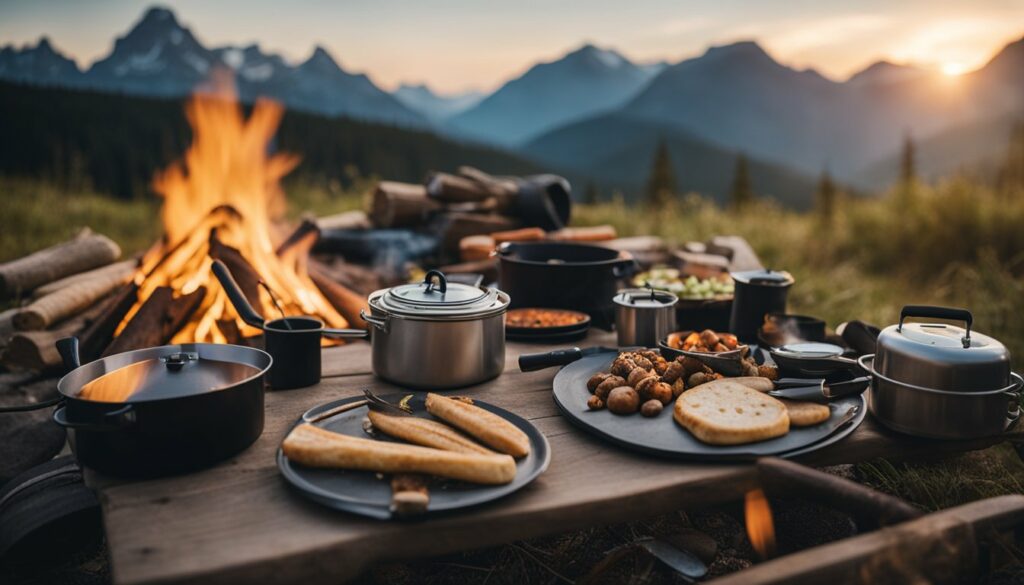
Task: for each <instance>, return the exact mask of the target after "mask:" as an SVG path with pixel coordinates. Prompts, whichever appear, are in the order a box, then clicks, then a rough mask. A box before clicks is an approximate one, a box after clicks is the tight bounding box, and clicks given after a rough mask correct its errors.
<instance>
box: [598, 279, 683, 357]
mask: <svg viewBox="0 0 1024 585" xmlns="http://www.w3.org/2000/svg"><path fill="white" fill-rule="evenodd" d="M612 301H613V302H614V303H615V333H616V335H617V337H618V342H619V345H620V346H626V345H641V346H644V347H654V345H655V344H657V343H658V340H659V339H661V338H662V337H664V336H666V335H668V334H669V332H670V331H672V330H673V329H675V324H676V311H675V304H676V302H678V301H679V298H678V297H676V295H674V294H672V293H670V292H667V291H660V290H655V289H653V288H650V287H648V288H629V289H625V290H621V291H619V293H618V294H617V295H615V297H614V298H613V299H612Z"/></svg>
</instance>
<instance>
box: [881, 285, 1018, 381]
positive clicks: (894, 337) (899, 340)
mask: <svg viewBox="0 0 1024 585" xmlns="http://www.w3.org/2000/svg"><path fill="white" fill-rule="evenodd" d="M907 317H930V318H936V319H955V320H960V321H964V322H965V323H966V325H967V326H966V327H959V326H956V325H950V324H946V323H904V320H905V319H906V318H907ZM972 324H973V317H972V316H971V313H970V312H969V311H966V310H964V309H952V308H946V307H926V306H912V305H911V306H906V307H904V308H903V311H902V312H901V314H900V322H899V324H897V325H890V326H889V327H886V328H885V329H883V330H882V332H881V333H880V334H879V336H878V341H877V342H876V346H875V354H876V355H875V360H874V368H875V371H876V372H878V373H879V374H880V375H882V376H885V377H886V378H889V379H891V380H895V381H897V382H902V383H904V384H909V385H913V386H920V387H922V388H930V389H933V390H947V391H953V392H982V391H988V390H996V389H999V388H1005V387H1007V386H1008V385H1009V384H1010V352H1009V351H1008V350H1007V349H1006V346H1004V345H1003V344H1002V343H1000V342H999V341H998V340H996V339H993V338H992V337H989V336H987V335H984V334H981V333H978V332H977V331H971V325H972Z"/></svg>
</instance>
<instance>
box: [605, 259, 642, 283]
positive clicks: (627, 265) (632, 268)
mask: <svg viewBox="0 0 1024 585" xmlns="http://www.w3.org/2000/svg"><path fill="white" fill-rule="evenodd" d="M637 272H640V263H639V262H637V261H636V258H623V259H622V260H619V261H618V262H617V263H616V264H615V265H614V266H613V267H612V276H614V277H615V278H617V279H619V280H622V279H624V278H629V277H631V276H633V275H634V274H636V273H637Z"/></svg>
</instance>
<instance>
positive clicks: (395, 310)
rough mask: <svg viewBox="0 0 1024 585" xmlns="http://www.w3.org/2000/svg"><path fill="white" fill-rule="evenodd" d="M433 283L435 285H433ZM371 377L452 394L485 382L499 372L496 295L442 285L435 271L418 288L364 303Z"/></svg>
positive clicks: (501, 349) (500, 327)
mask: <svg viewBox="0 0 1024 585" xmlns="http://www.w3.org/2000/svg"><path fill="white" fill-rule="evenodd" d="M435 280H436V283H435ZM369 305H370V314H366V313H365V312H363V313H361V315H362V317H363V319H364V320H365V321H366V322H367V323H369V324H370V325H371V326H372V327H373V334H372V335H371V336H370V340H371V343H372V345H373V371H374V373H375V374H377V375H378V376H380V377H381V378H384V379H385V380H388V381H390V382H393V383H395V384H399V385H402V386H407V387H410V388H417V389H428V388H457V387H461V386H470V385H473V384H479V383H480V382H483V381H486V380H490V379H491V378H495V377H497V376H498V375H499V374H501V372H502V370H504V368H505V311H506V310H507V309H508V305H509V296H508V295H507V294H505V293H504V292H501V291H499V290H497V289H491V288H484V287H475V286H469V285H465V284H457V283H450V284H449V283H448V282H447V280H446V279H445V277H444V274H442V273H441V272H438V271H436V270H431V271H430V272H428V273H427V276H426V278H425V279H424V281H423V282H422V283H419V284H406V285H401V286H396V287H393V288H390V289H382V290H378V291H376V292H374V293H372V294H371V295H370V297H369Z"/></svg>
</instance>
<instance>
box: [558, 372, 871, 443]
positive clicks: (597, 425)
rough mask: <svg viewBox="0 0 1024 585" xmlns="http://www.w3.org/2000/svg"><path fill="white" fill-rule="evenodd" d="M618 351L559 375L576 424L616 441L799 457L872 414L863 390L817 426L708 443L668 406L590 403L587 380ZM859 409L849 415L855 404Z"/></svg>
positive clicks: (561, 404) (561, 403)
mask: <svg viewBox="0 0 1024 585" xmlns="http://www.w3.org/2000/svg"><path fill="white" fill-rule="evenodd" d="M616 355H617V352H609V353H604V354H597V355H592V356H589V357H585V358H583V359H581V360H579V361H576V362H573V363H571V364H569V365H567V366H565V367H564V368H562V370H561V371H559V372H558V374H557V375H556V376H555V381H554V395H555V403H556V404H557V405H558V408H559V410H561V411H562V414H563V415H564V416H565V417H566V418H567V419H568V420H569V422H571V423H573V424H574V425H576V426H578V427H580V428H582V429H584V430H586V431H587V432H589V433H591V434H594V435H596V436H598V437H601V438H603V439H605V440H607V441H609V442H611V443H614V444H616V445H620V446H622V447H626V448H628V449H632V450H634V451H639V452H642V453H649V454H652V455H658V456H661V457H670V458H675V459H688V460H698V461H721V462H724V461H745V460H752V459H756V458H757V457H764V456H769V455H772V456H777V457H793V456H796V455H803V454H806V453H810V452H812V451H816V450H818V449H822V448H824V447H827V446H829V445H832V444H834V443H836V442H838V441H840V440H842V439H843V438H844V437H846V436H847V435H849V434H850V433H852V432H853V431H854V430H855V429H856V428H857V427H858V426H859V425H860V423H861V422H863V421H864V418H865V417H866V416H867V403H866V401H865V399H864V396H863V394H859V395H857V396H850V397H847V398H842V399H838V400H834V401H832V402H831V403H830V404H829V408H830V409H831V410H832V416H831V417H830V418H829V420H827V421H825V422H823V423H821V424H819V425H815V426H812V427H803V428H793V429H791V430H790V431H789V433H787V434H786V435H784V436H782V437H778V438H775V439H770V440H767V441H761V442H758V443H750V444H747V445H732V446H719V445H708V444H706V443H702V442H700V441H698V440H697V439H696V438H694V437H693V435H691V434H690V433H689V432H688V431H687V430H686V429H684V428H682V427H681V426H679V425H678V424H676V422H675V421H674V420H672V408H671V407H666V408H665V410H663V411H662V413H661V414H660V415H658V416H657V417H655V418H654V419H645V418H643V417H641V416H640V415H639V414H635V415H630V416H621V415H615V414H612V413H611V412H609V411H608V410H598V411H592V410H588V409H587V399H588V398H589V397H590V392H589V391H588V390H587V380H588V379H590V377H591V376H593V375H594V374H596V373H598V372H601V371H607V369H608V367H609V366H610V365H611V363H612V361H613V360H614V359H615V357H616ZM851 408H854V409H857V410H856V414H855V415H853V417H852V419H849V420H847V422H845V423H844V422H843V421H844V418H847V414H848V413H849V411H850V409H851Z"/></svg>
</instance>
